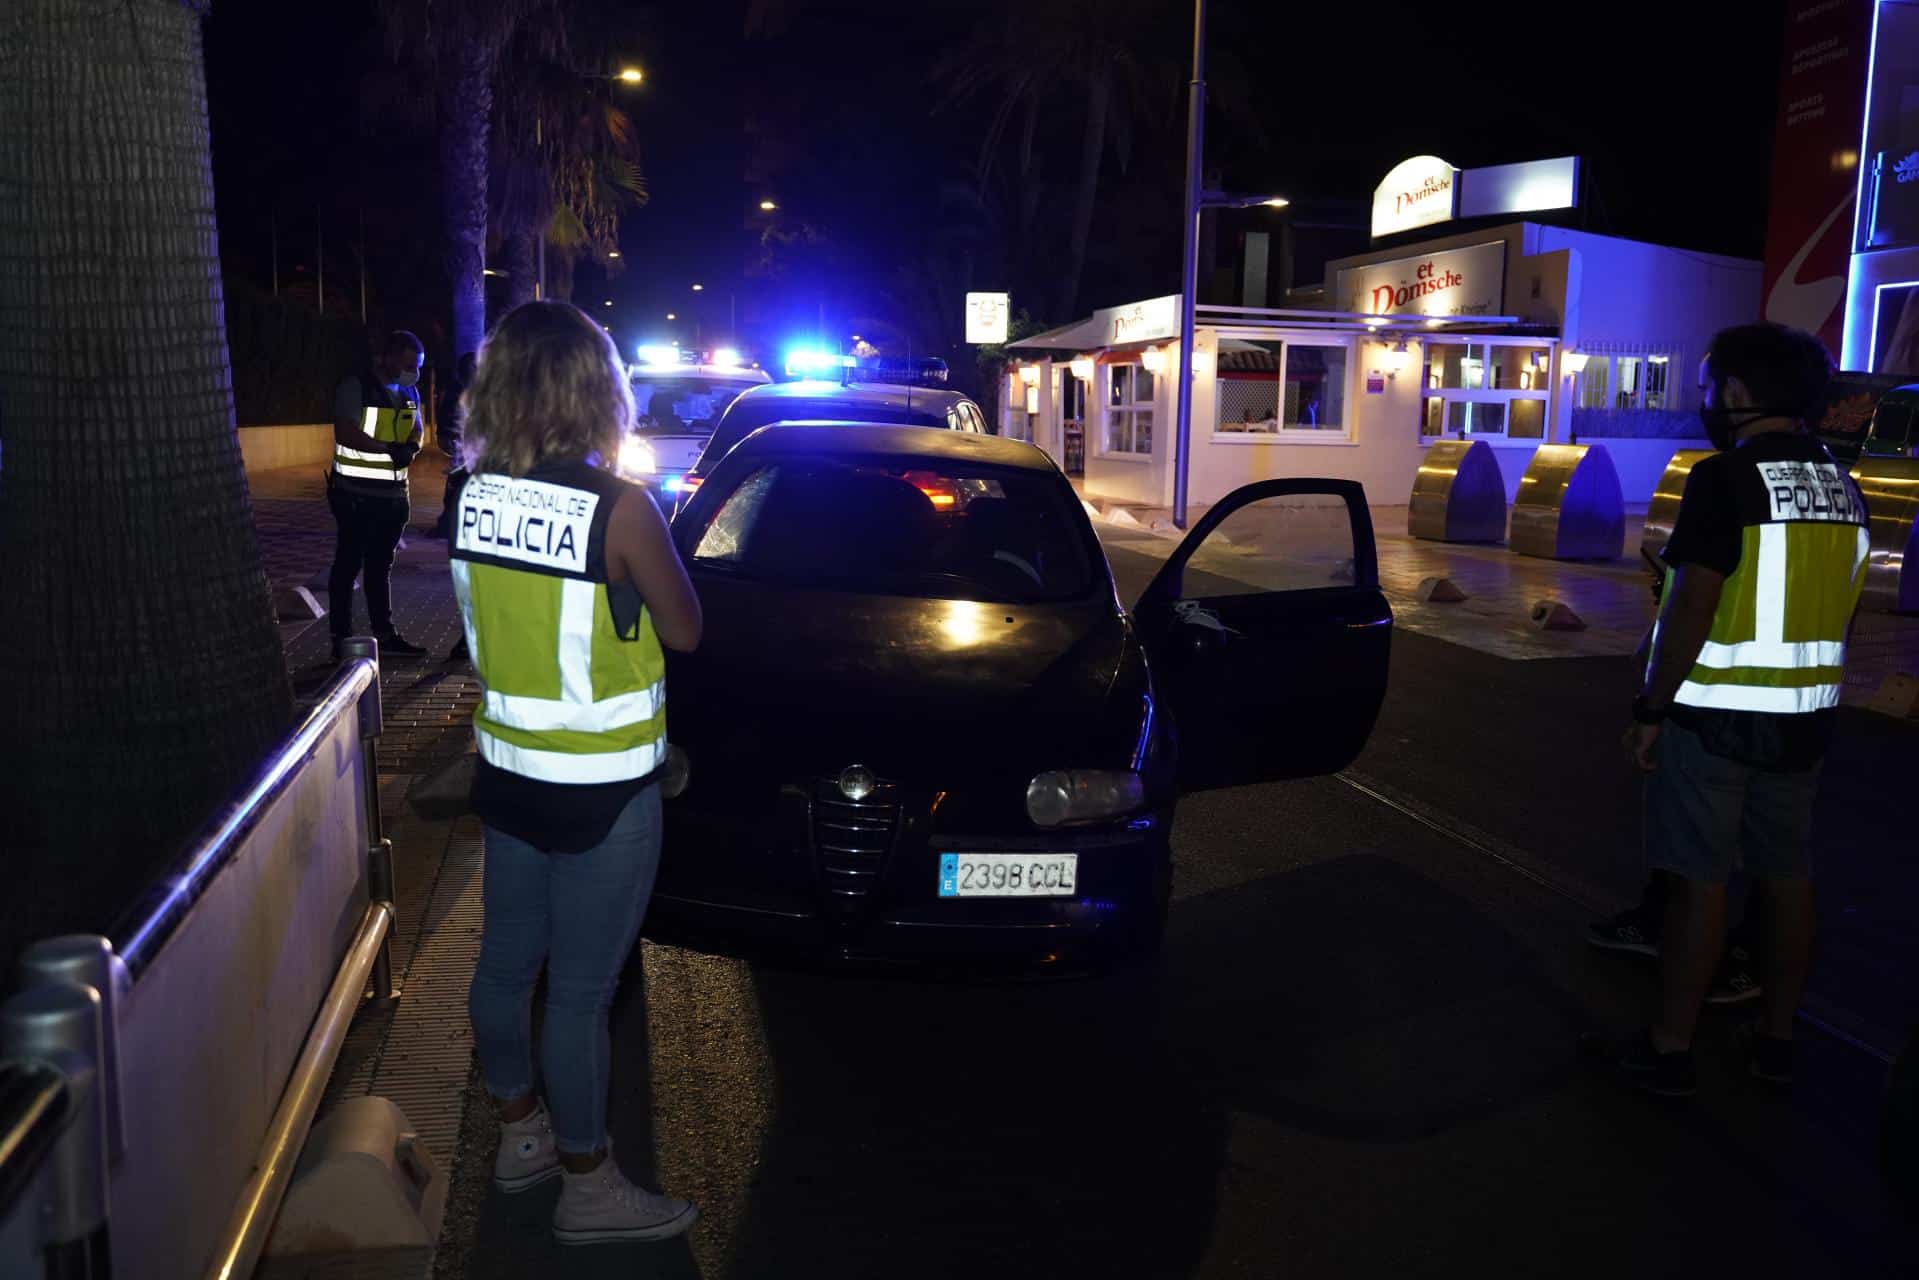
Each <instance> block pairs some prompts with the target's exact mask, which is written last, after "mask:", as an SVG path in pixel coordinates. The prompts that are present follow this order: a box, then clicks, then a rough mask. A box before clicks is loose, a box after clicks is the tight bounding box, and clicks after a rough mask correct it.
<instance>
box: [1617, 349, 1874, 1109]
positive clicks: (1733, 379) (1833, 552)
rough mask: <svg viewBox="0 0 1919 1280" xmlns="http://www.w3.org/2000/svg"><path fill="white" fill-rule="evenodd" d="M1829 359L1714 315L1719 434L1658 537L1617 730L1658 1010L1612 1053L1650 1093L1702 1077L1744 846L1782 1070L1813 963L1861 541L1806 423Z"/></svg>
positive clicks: (1769, 1054) (1709, 405)
mask: <svg viewBox="0 0 1919 1280" xmlns="http://www.w3.org/2000/svg"><path fill="white" fill-rule="evenodd" d="M1830 368H1831V365H1830V362H1829V360H1828V358H1827V355H1826V351H1825V348H1824V347H1822V346H1820V344H1819V340H1818V339H1817V338H1815V337H1813V336H1812V335H1811V334H1809V333H1803V332H1801V331H1799V330H1797V329H1788V328H1785V327H1783V326H1780V325H1770V324H1764V325H1742V326H1739V327H1737V328H1733V329H1727V330H1724V331H1722V332H1721V333H1719V334H1718V335H1717V336H1715V337H1714V338H1713V341H1712V347H1711V349H1710V350H1708V351H1707V353H1706V358H1705V360H1704V361H1703V362H1702V363H1701V365H1700V372H1699V381H1700V387H1701V389H1702V392H1703V403H1702V407H1701V409H1700V417H1701V419H1702V420H1703V422H1704V425H1705V428H1706V433H1707V435H1708V436H1710V437H1711V439H1712V443H1713V447H1714V448H1715V449H1717V450H1718V452H1717V453H1715V454H1714V455H1713V456H1711V457H1709V458H1703V459H1701V460H1700V461H1699V463H1698V464H1697V465H1695V466H1694V467H1693V469H1692V474H1691V475H1690V476H1689V477H1688V478H1687V480H1686V492H1685V496H1684V497H1683V498H1682V499H1681V501H1680V506H1679V515H1678V517H1677V518H1676V519H1675V520H1674V522H1673V531H1672V537H1671V539H1670V540H1669V541H1668V542H1667V543H1666V548H1665V551H1664V552H1663V553H1662V559H1663V560H1664V561H1665V563H1666V566H1667V568H1668V570H1669V572H1670V577H1669V581H1668V586H1667V589H1666V590H1665V591H1664V592H1663V596H1664V599H1663V602H1662V608H1661V610H1660V614H1659V621H1658V623H1657V624H1656V626H1655V628H1654V631H1653V637H1652V646H1651V659H1650V661H1649V662H1648V663H1647V665H1646V670H1645V674H1644V676H1643V677H1642V681H1641V684H1640V689H1639V696H1638V697H1637V698H1635V699H1634V700H1633V706H1632V724H1631V726H1630V727H1629V728H1628V730H1627V733H1626V747H1627V751H1628V752H1629V753H1630V755H1631V756H1632V759H1633V762H1634V763H1635V764H1637V765H1638V766H1639V767H1640V768H1641V769H1642V770H1645V771H1646V773H1647V774H1648V778H1647V784H1646V810H1645V818H1646V852H1647V861H1648V862H1649V863H1650V864H1651V866H1652V868H1653V870H1654V871H1657V872H1665V873H1667V874H1669V875H1670V877H1671V882H1670V883H1671V886H1672V891H1671V892H1670V893H1669V895H1668V900H1667V902H1666V919H1665V924H1664V928H1663V929H1662V930H1661V937H1660V947H1659V961H1660V1004H1659V1010H1658V1014H1657V1016H1656V1017H1655V1019H1654V1020H1653V1023H1652V1025H1651V1027H1649V1028H1648V1029H1647V1031H1646V1032H1645V1033H1644V1034H1643V1035H1642V1036H1640V1037H1639V1038H1638V1039H1637V1040H1636V1041H1635V1042H1633V1043H1632V1044H1630V1045H1627V1046H1624V1047H1623V1048H1621V1049H1617V1050H1615V1051H1614V1062H1615V1064H1616V1065H1617V1066H1618V1068H1619V1069H1620V1070H1621V1071H1622V1072H1623V1073H1624V1074H1625V1075H1626V1077H1627V1078H1628V1079H1630V1080H1631V1081H1632V1082H1633V1083H1634V1084H1637V1085H1638V1086H1639V1087H1641V1088H1643V1089H1645V1090H1647V1091H1649V1092H1652V1093H1658V1094H1665V1095H1669V1096H1677V1095H1684V1094H1690V1093H1691V1092H1693V1089H1694V1074H1693V1060H1692V1041H1693V1032H1694V1029H1695V1028H1696V1027H1697V1025H1698V1021H1699V1009H1700V1003H1701V1000H1702V998H1703V997H1704V996H1705V994H1706V990H1707V986H1708V984H1709V983H1710V981H1711V979H1712V976H1713V970H1714V967H1715V966H1716V965H1717V964H1718V962H1719V958H1720V954H1721V948H1722V946H1723V945H1724V939H1725V930H1726V879H1727V877H1728V876H1729V875H1730V874H1731V873H1732V871H1733V869H1734V867H1735V866H1743V868H1744V869H1745V871H1746V873H1747V874H1748V875H1751V876H1753V877H1755V878H1756V879H1758V880H1759V881H1761V882H1762V883H1763V884H1764V887H1765V893H1764V895H1763V896H1764V900H1765V902H1766V906H1767V919H1766V923H1767V925H1768V928H1767V930H1766V935H1767V943H1768V945H1767V947H1766V948H1765V953H1764V956H1763V959H1764V960H1765V970H1766V972H1765V976H1764V983H1763V985H1764V988H1765V995H1764V1000H1765V1013H1764V1016H1763V1017H1762V1018H1761V1019H1760V1020H1759V1022H1758V1023H1757V1025H1755V1026H1754V1027H1753V1028H1752V1029H1751V1031H1750V1034H1749V1036H1748V1040H1747V1042H1748V1048H1749V1058H1748V1066H1749V1069H1750V1070H1751V1072H1752V1074H1753V1075H1755V1076H1758V1077H1759V1078H1761V1079H1763V1080H1767V1081H1770V1082H1772V1083H1775V1084H1787V1083H1789V1082H1790V1081H1791V1079H1792V1068H1793V1054H1792V1036H1793V1016H1794V1014H1795V1012H1796V1011H1797V1009H1798V1006H1799V999H1800V995H1801V993H1802V992H1803V991H1804V989H1805V985H1806V974H1807V970H1808V969H1809V968H1810V967H1811V963H1812V938H1813V925H1814V915H1813V895H1812V879H1811V875H1812V867H1811V861H1810V858H1809V856H1808V849H1807V846H1808V843H1809V837H1810V835H1811V829H1812V815H1813V799H1814V796H1815V795H1816V793H1817V791H1818V782H1819V765H1820V762H1821V760H1822V759H1823V757H1824V756H1825V754H1826V748H1827V745H1828V743H1829V742H1830V741H1831V738H1832V728H1833V725H1832V721H1833V716H1834V715H1835V709H1836V708H1837V707H1838V705H1839V695H1840V691H1841V687H1842V686H1843V684H1844V680H1845V663H1846V639H1847V632H1848V630H1849V628H1850V625H1851V622H1852V614H1853V609H1854V608H1855V607H1856V606H1857V605H1858V603H1859V593H1860V588H1861V587H1862V586H1863V585H1864V581H1865V577H1864V575H1865V565H1866V554H1867V550H1868V547H1869V538H1868V533H1867V523H1866V508H1865V501H1864V499H1863V498H1862V497H1861V496H1860V493H1859V488H1858V486H1857V485H1855V484H1854V483H1853V481H1852V477H1851V476H1849V475H1848V474H1847V473H1846V470H1845V468H1844V467H1842V466H1840V465H1839V464H1838V463H1837V462H1835V461H1834V460H1833V457H1832V455H1831V454H1830V453H1828V452H1826V450H1825V448H1824V447H1823V446H1821V445H1820V443H1819V441H1818V440H1817V439H1815V438H1814V437H1813V436H1812V435H1811V434H1810V433H1809V432H1808V431H1807V430H1806V423H1807V421H1808V420H1809V419H1811V418H1812V417H1814V416H1815V415H1816V414H1817V413H1818V411H1819V408H1820V406H1821V405H1822V404H1823V403H1824V400H1825V394H1826V386H1827V380H1828V377H1829V373H1830ZM1589 1043H1591V1042H1589Z"/></svg>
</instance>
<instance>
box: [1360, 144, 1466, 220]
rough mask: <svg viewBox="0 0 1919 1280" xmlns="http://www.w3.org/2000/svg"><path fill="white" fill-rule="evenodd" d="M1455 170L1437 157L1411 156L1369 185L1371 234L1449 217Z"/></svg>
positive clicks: (1454, 203)
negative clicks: (1371, 204)
mask: <svg viewBox="0 0 1919 1280" xmlns="http://www.w3.org/2000/svg"><path fill="white" fill-rule="evenodd" d="M1457 173H1458V171H1457V170H1455V169H1454V168H1453V167H1452V166H1451V165H1449V164H1447V163H1446V162H1445V161H1444V160H1441V159H1440V158H1439V157H1438V156H1414V157H1413V158H1412V159H1410V160H1401V161H1400V162H1399V163H1398V164H1396V165H1394V166H1393V167H1392V171H1391V172H1389V173H1388V174H1387V175H1386V177H1385V179H1384V180H1383V181H1382V182H1381V183H1380V184H1379V185H1378V186H1377V187H1375V188H1373V236H1374V238H1378V237H1380V236H1389V235H1392V234H1394V233H1395V232H1399V231H1410V230H1412V229H1413V228H1414V227H1426V226H1431V225H1432V224H1433V223H1435V222H1446V221H1449V220H1451V218H1452V217H1453V210H1454V208H1455V207H1456V203H1457V202H1456V199H1455V196H1456V188H1455V184H1454V179H1455V178H1456V176H1457Z"/></svg>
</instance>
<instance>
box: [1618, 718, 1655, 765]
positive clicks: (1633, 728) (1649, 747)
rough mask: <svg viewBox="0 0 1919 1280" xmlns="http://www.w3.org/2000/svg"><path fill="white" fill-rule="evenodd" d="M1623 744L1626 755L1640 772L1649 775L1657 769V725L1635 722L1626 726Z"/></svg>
mask: <svg viewBox="0 0 1919 1280" xmlns="http://www.w3.org/2000/svg"><path fill="white" fill-rule="evenodd" d="M1623 742H1624V745H1625V748H1626V755H1627V756H1628V757H1630V758H1631V760H1632V762H1633V764H1634V765H1636V766H1638V768H1639V769H1640V771H1641V772H1643V773H1651V772H1652V771H1653V770H1655V769H1657V768H1658V767H1659V758H1658V755H1657V753H1656V748H1657V747H1658V745H1659V726H1658V725H1656V724H1640V723H1639V722H1638V721H1636V720H1635V721H1634V722H1633V723H1631V724H1629V725H1627V726H1626V736H1625V738H1624V739H1623Z"/></svg>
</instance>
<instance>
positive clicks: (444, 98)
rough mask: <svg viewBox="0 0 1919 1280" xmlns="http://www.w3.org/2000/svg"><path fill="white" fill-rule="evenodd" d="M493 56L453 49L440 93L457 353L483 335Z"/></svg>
mask: <svg viewBox="0 0 1919 1280" xmlns="http://www.w3.org/2000/svg"><path fill="white" fill-rule="evenodd" d="M494 57H495V54H494V50H493V49H492V47H491V46H489V45H486V44H483V43H481V42H478V41H474V42H469V43H466V44H462V45H460V46H458V47H457V48H455V49H453V50H451V51H450V52H449V54H448V56H447V59H446V66H445V68H444V75H445V77H446V79H445V82H444V87H443V88H442V90H441V96H440V190H441V200H442V213H443V215H444V219H445V223H446V227H445V230H446V255H447V257H446V271H447V283H448V284H449V285H450V286H451V288H452V292H453V332H452V338H453V349H454V350H455V351H478V350H479V349H480V341H481V339H482V338H484V337H485V336H486V172H487V130H488V127H489V124H488V122H489V119H490V117H491V116H492V114H493V62H494Z"/></svg>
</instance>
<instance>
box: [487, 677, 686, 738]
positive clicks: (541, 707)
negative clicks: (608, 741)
mask: <svg viewBox="0 0 1919 1280" xmlns="http://www.w3.org/2000/svg"><path fill="white" fill-rule="evenodd" d="M665 692H666V686H665V685H664V684H663V683H662V684H655V685H653V686H651V687H650V688H646V689H635V690H634V691H633V692H632V693H619V694H615V695H613V696H612V697H610V698H602V699H600V700H599V701H598V702H584V703H582V702H575V701H571V700H566V699H557V698H528V697H525V696H523V695H519V694H512V693H500V692H499V691H498V690H495V689H488V690H487V691H486V697H485V707H486V718H487V719H488V720H490V721H492V722H493V723H494V724H497V725H499V726H501V727H502V728H506V729H522V730H526V731H528V732H533V733H539V732H549V733H550V732H553V731H556V730H560V729H577V730H579V731H580V732H582V733H607V732H610V731H612V730H614V729H623V728H625V727H626V726H628V725H633V724H640V723H642V722H644V721H647V720H651V719H652V718H653V717H654V716H655V715H657V714H659V709H660V699H661V697H662V696H663V695H664V693H665Z"/></svg>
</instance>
